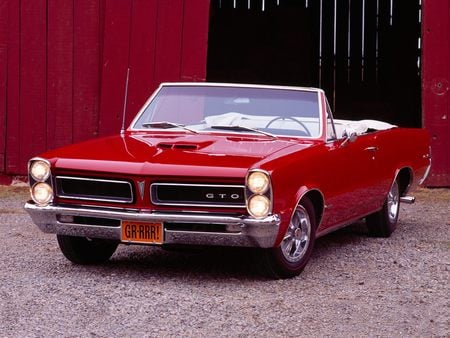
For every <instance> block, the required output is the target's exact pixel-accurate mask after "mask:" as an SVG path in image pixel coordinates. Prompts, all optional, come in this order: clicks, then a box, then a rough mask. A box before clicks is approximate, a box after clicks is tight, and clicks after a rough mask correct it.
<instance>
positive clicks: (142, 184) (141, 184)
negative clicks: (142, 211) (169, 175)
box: [138, 181, 145, 200]
mask: <svg viewBox="0 0 450 338" xmlns="http://www.w3.org/2000/svg"><path fill="white" fill-rule="evenodd" d="M138 188H139V194H140V195H141V200H144V190H145V181H138Z"/></svg>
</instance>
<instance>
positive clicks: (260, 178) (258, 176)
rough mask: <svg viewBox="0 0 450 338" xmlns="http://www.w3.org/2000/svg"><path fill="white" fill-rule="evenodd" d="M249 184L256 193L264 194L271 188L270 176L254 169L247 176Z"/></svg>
mask: <svg viewBox="0 0 450 338" xmlns="http://www.w3.org/2000/svg"><path fill="white" fill-rule="evenodd" d="M247 186H248V188H249V189H250V191H251V192H252V193H254V194H264V193H265V192H266V191H267V189H269V177H268V176H267V174H266V173H263V172H261V171H254V172H252V173H251V174H250V175H249V176H248V178H247Z"/></svg>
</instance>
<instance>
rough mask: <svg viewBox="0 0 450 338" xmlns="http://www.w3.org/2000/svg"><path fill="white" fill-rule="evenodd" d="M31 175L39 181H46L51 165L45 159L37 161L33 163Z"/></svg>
mask: <svg viewBox="0 0 450 338" xmlns="http://www.w3.org/2000/svg"><path fill="white" fill-rule="evenodd" d="M30 175H31V177H33V179H35V180H36V181H38V182H44V181H45V180H46V179H47V178H48V177H49V176H50V166H49V165H48V163H47V162H44V161H40V160H38V161H35V162H33V163H32V164H31V167H30Z"/></svg>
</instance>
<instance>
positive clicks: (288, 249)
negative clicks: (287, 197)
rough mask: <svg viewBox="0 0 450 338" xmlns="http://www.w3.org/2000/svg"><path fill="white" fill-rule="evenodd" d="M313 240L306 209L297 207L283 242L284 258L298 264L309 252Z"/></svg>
mask: <svg viewBox="0 0 450 338" xmlns="http://www.w3.org/2000/svg"><path fill="white" fill-rule="evenodd" d="M310 238H311V221H310V219H309V215H308V213H307V212H306V210H305V208H303V207H302V206H301V205H300V206H298V207H297V209H296V210H295V212H294V215H293V216H292V219H291V223H290V224H289V227H288V229H287V231H286V235H285V236H284V238H283V241H282V242H281V251H282V253H283V256H284V257H285V258H286V259H287V260H288V261H289V262H298V261H299V260H301V259H302V258H303V256H304V255H305V253H306V251H307V250H308V247H309V243H310Z"/></svg>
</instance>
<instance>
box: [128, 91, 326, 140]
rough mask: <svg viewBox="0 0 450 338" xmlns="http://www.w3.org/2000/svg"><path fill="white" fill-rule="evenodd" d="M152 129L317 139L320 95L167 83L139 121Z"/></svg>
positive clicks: (315, 92)
mask: <svg viewBox="0 0 450 338" xmlns="http://www.w3.org/2000/svg"><path fill="white" fill-rule="evenodd" d="M149 128H158V129H168V128H174V129H184V130H187V131H189V130H190V131H192V132H202V131H210V132H212V131H216V132H217V131H221V130H222V131H226V132H234V133H238V132H241V133H242V132H247V133H248V132H250V133H258V132H259V133H261V134H265V135H288V136H301V137H311V138H316V137H319V136H320V132H321V121H320V109H319V95H318V92H317V91H308V90H294V89H293V90H290V89H278V88H264V87H254V88H253V87H251V88H248V87H226V86H202V85H199V86H195V85H188V86H183V85H171V86H163V87H162V88H161V89H160V90H159V92H158V93H157V94H156V96H155V97H154V98H153V100H152V101H151V102H150V103H149V104H148V106H147V107H146V108H145V109H144V111H143V112H142V114H141V115H140V116H139V118H138V119H137V120H136V122H135V124H134V125H133V129H149Z"/></svg>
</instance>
